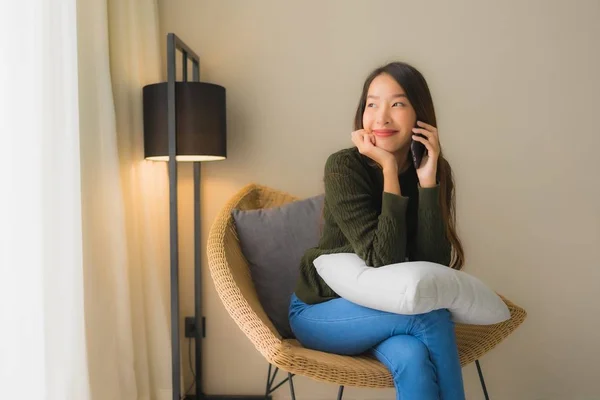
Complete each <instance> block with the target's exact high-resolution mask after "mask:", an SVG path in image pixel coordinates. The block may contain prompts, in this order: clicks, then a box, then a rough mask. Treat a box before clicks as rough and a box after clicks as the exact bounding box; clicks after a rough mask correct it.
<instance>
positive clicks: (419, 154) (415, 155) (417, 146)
mask: <svg viewBox="0 0 600 400" xmlns="http://www.w3.org/2000/svg"><path fill="white" fill-rule="evenodd" d="M415 128H418V126H417V125H415ZM416 135H417V136H420V137H422V138H425V139H426V137H425V136H424V135H423V134H420V133H417V134H416ZM410 152H411V155H412V160H413V164H414V166H415V169H418V168H419V167H420V166H421V161H422V160H423V156H424V155H425V154H426V153H427V149H426V148H425V145H424V144H423V143H421V142H417V141H416V140H414V139H412V140H411V142H410Z"/></svg>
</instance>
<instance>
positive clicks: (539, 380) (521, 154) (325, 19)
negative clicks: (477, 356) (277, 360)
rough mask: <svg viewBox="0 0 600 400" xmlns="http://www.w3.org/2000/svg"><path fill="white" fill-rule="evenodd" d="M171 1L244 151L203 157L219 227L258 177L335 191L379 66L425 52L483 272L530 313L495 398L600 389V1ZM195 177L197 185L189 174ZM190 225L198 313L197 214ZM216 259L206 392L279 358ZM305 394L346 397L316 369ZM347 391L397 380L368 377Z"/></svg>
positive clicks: (259, 378)
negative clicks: (256, 335)
mask: <svg viewBox="0 0 600 400" xmlns="http://www.w3.org/2000/svg"><path fill="white" fill-rule="evenodd" d="M159 3H160V7H161V10H160V13H161V14H160V16H161V25H162V32H163V33H165V34H166V32H176V33H177V34H178V35H179V36H180V37H181V38H182V39H183V40H184V41H186V42H187V43H188V44H189V45H190V46H191V47H192V48H193V49H195V50H196V51H197V52H198V53H199V54H200V56H201V58H202V60H201V67H202V79H203V80H205V81H208V82H214V83H218V84H221V85H223V86H225V87H226V88H227V101H228V103H227V106H228V110H227V112H228V128H229V129H228V135H229V139H228V152H229V158H228V159H227V161H224V162H219V163H213V164H204V165H205V166H204V167H203V193H202V201H203V203H202V213H203V215H202V217H203V232H204V240H205V239H206V235H207V233H208V229H209V227H210V223H211V222H212V220H213V219H214V218H215V215H216V213H217V212H218V210H219V208H220V207H221V206H222V205H223V203H224V202H225V201H226V200H227V199H228V198H229V197H230V196H231V195H232V194H233V193H234V192H235V191H237V190H238V189H239V188H240V187H242V186H243V185H245V184H246V183H249V182H260V183H263V184H266V185H270V186H273V187H276V188H279V189H283V190H286V191H289V192H291V193H294V194H297V195H300V196H309V195H313V194H316V193H318V192H320V191H321V190H322V180H321V179H322V169H323V164H324V161H325V159H326V157H327V156H328V155H329V154H330V153H331V152H333V151H335V150H337V149H339V148H342V147H345V146H349V145H350V141H349V133H350V131H351V126H352V123H351V122H352V117H353V112H354V108H355V106H356V102H357V100H358V96H359V91H360V87H361V84H362V81H363V79H364V78H365V76H366V75H367V73H368V72H369V71H370V70H371V69H372V68H374V67H376V66H378V65H380V64H382V63H384V62H387V61H390V60H396V59H398V60H405V61H408V62H410V63H413V64H414V65H415V66H416V67H418V68H419V69H420V70H421V71H422V72H423V73H424V75H425V76H426V78H427V79H428V81H429V84H430V87H431V90H432V92H433V96H434V100H435V104H436V108H437V112H438V121H439V131H440V135H441V140H442V144H443V146H444V150H445V152H446V154H447V157H448V158H449V159H450V161H451V163H452V165H453V167H454V169H455V174H456V178H457V185H458V220H459V229H460V234H461V236H462V238H463V240H464V244H465V247H466V251H467V257H468V264H467V266H466V271H468V272H470V273H472V274H474V275H476V276H478V277H480V278H482V279H483V280H484V281H486V282H487V283H488V284H489V285H490V286H492V287H493V288H495V289H496V290H498V291H499V292H501V293H504V294H505V295H507V296H508V297H509V298H510V299H512V300H513V301H515V302H516V303H518V304H520V305H522V306H524V307H525V308H526V309H527V311H528V312H529V318H528V319H527V321H526V323H525V324H524V325H523V326H522V327H521V328H520V329H519V330H518V331H516V332H515V333H514V335H512V336H511V337H510V338H509V339H507V340H506V341H505V342H504V343H502V344H501V345H500V346H499V347H498V348H497V349H495V350H493V351H492V352H491V353H489V354H488V355H486V356H485V357H484V358H483V360H482V365H483V367H484V371H485V374H486V378H487V381H488V387H489V389H490V391H491V393H492V398H494V399H495V400H500V399H506V400H520V399H523V400H531V399H556V400H559V399H560V400H564V399H569V400H572V399H600V388H599V386H598V378H599V377H600V363H599V360H600V343H599V339H598V338H599V337H600V335H599V333H598V332H599V331H600V311H599V310H598V308H599V304H600V302H599V301H598V300H597V293H598V292H599V291H600V210H599V208H600V163H599V161H598V160H599V157H598V152H599V150H600V129H599V128H598V118H597V115H598V113H599V112H600V101H599V100H598V99H599V96H600V78H599V74H600V45H599V44H598V42H599V41H600V23H599V22H598V21H600V3H599V2H598V1H597V0H589V1H586V0H580V1H572V2H567V1H557V0H554V1H541V0H539V1H516V0H511V1H497V2H481V1H475V0H461V1H453V2H446V1H438V2H433V1H425V2H416V1H410V2H409V1H397V0H396V1H369V2H367V1H360V2H359V1H341V0H338V1H296V2H288V1H247V2H245V1H233V0H221V1H216V0H215V1H184V0H162V1H159ZM188 172H189V171H188ZM182 182H183V187H182V194H183V195H185V196H187V197H188V198H191V197H189V196H191V193H190V186H189V182H190V174H189V173H185V171H184V173H183V174H182ZM190 206H191V203H188V204H187V205H185V207H190ZM186 213H187V220H188V221H189V217H191V214H190V213H189V208H187V211H186ZM182 229H183V233H182V234H183V235H184V236H183V237H182V250H183V252H184V255H185V258H184V259H183V262H184V266H185V268H186V271H184V278H183V283H182V284H183V296H184V298H183V306H184V309H185V313H186V314H188V315H189V314H191V313H192V294H191V285H192V283H191V282H192V281H191V264H190V261H191V259H190V256H191V240H190V239H191V237H190V236H189V234H188V232H189V223H188V225H185V226H184V227H183V228H182ZM185 235H188V237H187V239H186V237H185ZM205 272H206V274H205V295H204V300H205V302H206V307H205V315H206V316H207V318H208V337H207V338H206V340H205V346H204V347H205V349H206V350H205V354H206V357H205V359H204V366H205V372H204V377H205V391H206V392H208V393H217V392H219V393H244V392H246V393H249V392H250V393H259V392H260V391H261V390H264V379H265V374H266V367H267V364H266V363H265V362H264V360H263V359H262V358H261V357H260V355H259V354H258V352H257V351H255V350H254V348H253V347H252V346H251V344H250V342H249V341H248V340H247V339H246V338H245V337H244V336H243V335H242V333H241V332H240V331H239V329H238V328H237V327H236V326H235V325H234V323H233V322H232V320H231V319H230V318H229V316H228V315H227V314H226V312H225V310H224V308H223V306H222V305H221V303H220V301H219V299H218V297H217V296H216V293H215V290H214V288H213V286H212V283H211V282H210V277H209V274H208V271H205ZM184 349H185V347H184ZM464 376H465V385H466V389H467V394H468V398H469V399H480V398H482V395H481V391H480V388H479V386H478V381H477V374H476V370H475V368H474V366H473V365H470V366H468V367H466V368H465V369H464ZM297 393H298V394H299V395H300V396H301V397H300V398H302V399H325V398H333V396H334V394H335V388H334V387H333V386H330V385H325V384H320V383H316V382H312V381H310V380H308V379H302V378H301V379H298V384H297ZM275 398H276V399H286V398H289V391H288V390H287V389H283V390H282V391H279V392H278V393H277V394H276V395H275ZM347 398H348V399H391V398H393V394H392V391H390V390H385V391H377V390H358V389H350V390H348V391H347Z"/></svg>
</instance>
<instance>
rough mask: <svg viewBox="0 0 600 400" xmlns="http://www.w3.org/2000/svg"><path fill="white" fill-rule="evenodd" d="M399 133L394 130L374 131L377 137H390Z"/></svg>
mask: <svg viewBox="0 0 600 400" xmlns="http://www.w3.org/2000/svg"><path fill="white" fill-rule="evenodd" d="M396 133H398V131H395V130H393V129H373V134H374V135H375V136H377V137H389V136H392V135H394V134H396Z"/></svg>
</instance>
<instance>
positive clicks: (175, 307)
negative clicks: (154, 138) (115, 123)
mask: <svg viewBox="0 0 600 400" xmlns="http://www.w3.org/2000/svg"><path fill="white" fill-rule="evenodd" d="M177 50H179V51H181V53H182V78H183V81H184V82H187V80H188V61H191V62H192V65H193V71H192V81H193V82H200V58H199V57H198V55H196V53H195V52H194V51H192V50H191V49H190V48H189V47H188V46H187V45H186V44H185V43H184V42H183V41H182V40H181V39H179V38H178V37H177V36H176V35H175V34H174V33H169V34H168V35H167V77H168V81H167V113H168V116H167V119H168V123H167V126H168V128H167V131H168V132H167V134H168V155H169V162H168V170H169V226H170V229H169V230H170V262H171V265H170V275H171V362H172V384H173V400H181V399H182V397H181V388H180V384H181V353H180V344H179V342H180V341H179V251H178V246H179V238H178V220H177V218H178V215H177V160H176V155H177V133H176V132H177V118H176V115H177V114H176V104H175V99H176V94H175V86H176V85H175V82H176V52H177ZM193 168H194V319H195V325H196V329H195V337H194V339H195V378H194V379H195V386H196V396H188V397H186V399H189V400H192V399H195V400H259V399H260V400H265V399H270V398H271V396H268V397H265V396H262V395H261V396H250V395H238V396H228V395H205V394H204V391H203V386H202V339H203V337H204V336H205V324H204V317H203V315H202V269H201V265H200V261H201V247H200V243H201V237H200V228H201V226H200V162H199V161H194V162H193Z"/></svg>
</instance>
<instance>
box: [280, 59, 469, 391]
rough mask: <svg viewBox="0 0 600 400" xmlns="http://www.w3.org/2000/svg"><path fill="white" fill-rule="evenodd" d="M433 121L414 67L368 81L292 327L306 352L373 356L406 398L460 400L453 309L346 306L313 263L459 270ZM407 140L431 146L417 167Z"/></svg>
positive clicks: (338, 163)
mask: <svg viewBox="0 0 600 400" xmlns="http://www.w3.org/2000/svg"><path fill="white" fill-rule="evenodd" d="M436 125H437V124H436V118H435V111H434V107H433V101H432V99H431V94H430V92H429V88H428V86H427V82H426V81H425V78H424V77H423V75H421V73H420V72H419V71H417V70H416V69H415V68H414V67H412V66H410V65H408V64H406V63H401V62H394V63H390V64H388V65H385V66H383V67H380V68H377V69H376V70H375V71H373V72H372V73H371V74H370V75H369V76H368V77H367V79H366V81H365V83H364V87H363V90H362V95H361V98H360V101H359V104H358V109H357V111H356V118H355V121H354V129H355V131H354V132H352V135H351V136H352V142H353V143H354V147H352V148H349V149H344V150H341V151H338V152H336V153H334V154H332V155H331V156H330V157H329V158H328V159H327V162H326V164H325V176H324V181H325V206H324V210H323V218H324V225H323V233H322V237H321V240H320V242H319V245H318V246H317V247H316V248H313V249H309V250H308V251H307V252H306V254H305V255H304V257H303V259H302V263H301V264H302V265H301V273H300V279H299V281H298V284H297V286H296V291H295V293H294V294H293V295H292V301H291V303H290V312H289V316H290V325H291V327H292V330H293V332H294V334H295V335H296V338H297V339H298V340H299V341H300V342H301V343H302V344H303V345H304V346H305V347H308V348H312V349H315V350H320V351H325V352H330V353H337V354H347V355H356V354H361V353H364V352H371V353H372V354H374V355H375V356H376V357H377V358H378V359H379V360H380V361H381V362H382V363H383V364H385V365H386V366H387V368H389V370H390V372H391V373H392V375H393V378H394V384H395V387H396V393H397V399H402V400H409V399H417V400H434V399H443V400H456V399H464V398H465V395H464V390H463V381H462V374H461V366H460V362H459V357H458V350H457V345H456V338H455V334H454V324H453V322H452V320H451V318H450V313H449V312H448V310H445V309H444V310H436V311H433V312H430V313H427V314H420V315H400V314H392V313H386V312H383V311H378V310H373V309H370V308H365V307H362V306H359V305H357V304H354V303H351V302H349V301H347V300H345V299H343V298H340V297H339V296H338V295H337V294H336V293H335V292H333V290H331V288H329V287H328V286H327V284H326V283H325V282H324V281H323V280H322V279H321V278H320V277H319V275H318V274H317V272H316V270H315V267H314V265H313V261H314V260H315V258H317V257H318V256H320V255H321V254H331V253H356V254H357V255H358V256H359V257H361V258H362V259H363V260H365V261H366V263H367V265H370V266H372V267H380V266H383V265H388V264H394V263H399V262H404V261H408V260H410V261H417V260H423V261H431V262H436V263H440V264H444V265H447V266H449V267H452V268H456V269H460V268H461V266H462V263H463V249H462V246H461V243H460V240H459V239H458V236H457V234H456V230H455V216H454V209H455V207H454V183H453V179H452V171H451V169H450V165H449V164H448V162H447V161H446V160H445V159H444V157H443V156H442V152H441V148H440V142H439V137H438V131H437V129H436ZM417 134H419V135H422V136H417ZM412 140H415V141H417V142H421V143H423V144H424V145H425V147H426V149H427V152H426V155H425V156H424V157H423V159H422V161H421V163H420V165H419V167H418V168H415V167H414V165H413V161H412V156H411V151H410V144H411V141H412ZM340 268H343V265H340Z"/></svg>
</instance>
